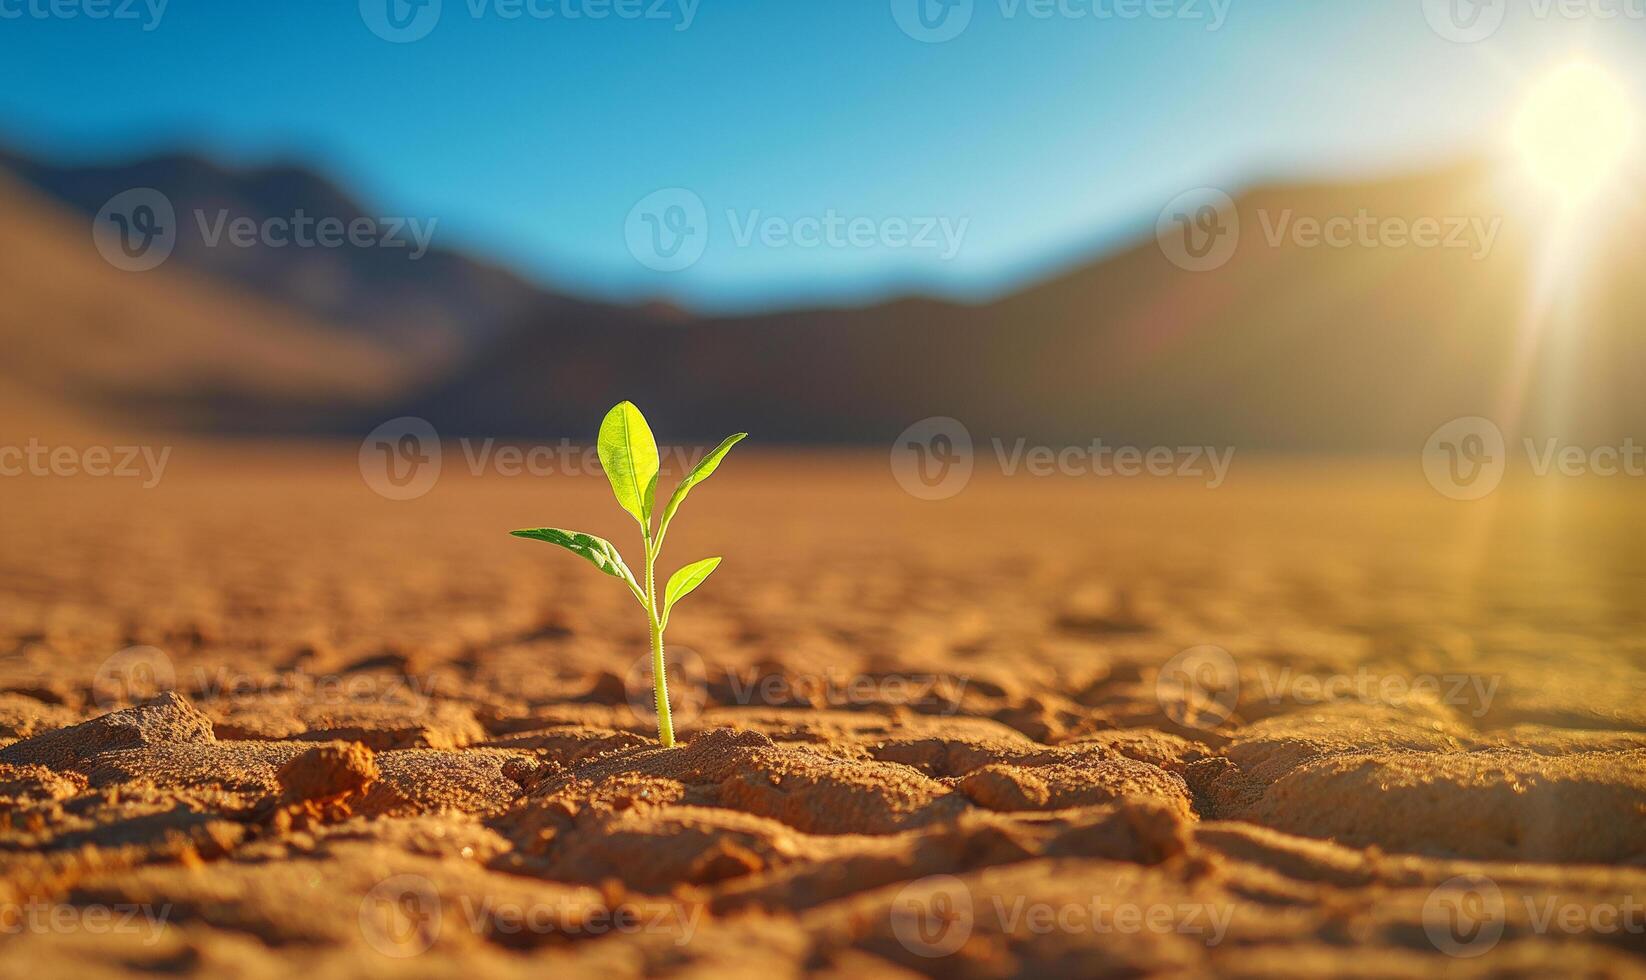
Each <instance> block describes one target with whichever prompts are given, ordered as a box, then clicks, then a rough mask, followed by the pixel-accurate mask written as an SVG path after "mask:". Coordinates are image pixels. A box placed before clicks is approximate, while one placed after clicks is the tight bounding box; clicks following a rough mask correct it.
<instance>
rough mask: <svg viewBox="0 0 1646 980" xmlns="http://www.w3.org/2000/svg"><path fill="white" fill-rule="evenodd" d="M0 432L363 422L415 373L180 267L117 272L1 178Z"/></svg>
mask: <svg viewBox="0 0 1646 980" xmlns="http://www.w3.org/2000/svg"><path fill="white" fill-rule="evenodd" d="M0 297H3V300H0V349H3V350H4V351H5V356H4V357H3V358H0V427H3V428H4V429H5V430H6V433H7V434H6V435H5V437H4V438H5V441H6V442H7V444H14V445H15V444H18V443H20V442H21V441H22V440H24V439H26V438H28V437H31V436H32V437H36V438H40V437H44V436H46V435H47V434H48V433H50V434H59V433H85V432H108V431H110V430H111V429H120V430H131V431H136V430H141V429H145V428H154V427H157V426H158V427H165V428H172V429H200V430H214V431H244V430H247V429H256V430H259V431H285V430H290V429H302V428H315V427H322V426H326V425H329V424H331V423H332V422H333V421H334V420H335V419H337V418H338V417H339V416H340V415H352V414H357V413H363V412H369V411H370V410H371V409H370V406H375V405H381V404H383V403H385V402H387V401H389V400H391V399H393V398H394V397H396V393H397V392H400V391H403V390H404V388H405V386H406V384H407V383H408V380H409V378H410V372H409V371H408V369H407V368H406V366H405V365H404V363H403V362H400V361H397V360H395V359H393V358H391V357H388V356H386V355H385V354H384V352H383V350H382V349H381V348H380V347H378V346H377V345H376V344H373V343H370V342H368V341H366V340H365V339H362V338H360V337H355V336H350V335H348V334H346V333H340V332H339V331H337V330H336V329H334V328H333V327H332V326H331V325H330V324H326V323H322V322H319V321H316V320H314V319H312V318H309V317H306V316H304V315H303V314H302V313H300V312H297V311H294V310H293V309H291V308H289V307H285V306H281V305H278V304H275V303H270V302H265V301H263V300H261V299H259V298H257V297H255V296H253V295H250V294H248V293H246V292H245V291H243V290H239V289H236V288H235V287H233V286H231V285H225V284H223V283H221V282H218V281H216V280H213V279H211V278H209V277H207V276H202V275H200V274H198V273H195V272H192V271H190V270H189V269H187V268H184V267H181V266H179V267H175V268H173V267H171V266H169V265H167V266H162V267H161V268H158V269H153V270H150V271H147V272H142V273H133V272H125V271H122V270H120V269H116V268H115V267H113V266H111V265H110V264H109V263H107V262H105V261H104V260H103V259H102V258H101V257H100V256H99V254H98V252H97V250H96V249H95V248H94V247H93V245H92V240H91V234H90V224H89V222H86V221H84V220H82V218H81V217H80V216H79V215H77V214H75V213H74V212H72V211H70V210H68V209H67V208H65V207H63V206H62V205H61V204H59V203H57V202H54V201H51V200H49V199H46V198H45V197H43V196H42V195H40V194H38V193H37V192H35V191H33V190H31V189H29V188H26V187H23V186H21V185H19V184H17V183H16V182H14V181H13V180H12V179H11V178H9V177H7V176H5V175H4V174H0Z"/></svg>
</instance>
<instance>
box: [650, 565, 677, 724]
mask: <svg viewBox="0 0 1646 980" xmlns="http://www.w3.org/2000/svg"><path fill="white" fill-rule="evenodd" d="M646 619H647V621H648V625H649V626H650V627H651V640H652V687H653V689H654V691H655V693H656V695H657V739H658V741H660V742H662V743H663V747H664V748H665V749H672V748H674V720H673V719H672V718H670V717H669V677H668V667H667V665H665V664H664V663H663V624H662V623H661V622H659V621H658V616H657V551H656V550H655V549H654V548H653V547H652V543H651V542H649V541H648V542H647V543H646Z"/></svg>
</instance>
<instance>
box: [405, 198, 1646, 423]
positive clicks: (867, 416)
mask: <svg viewBox="0 0 1646 980" xmlns="http://www.w3.org/2000/svg"><path fill="white" fill-rule="evenodd" d="M1237 210H1238V213H1239V216H1240V219H1241V224H1240V232H1239V237H1238V246H1237V247H1236V248H1235V251H1234V253H1233V255H1232V257H1231V258H1230V259H1229V261H1228V262H1227V264H1226V265H1224V266H1222V267H1221V268H1217V269H1215V270H1212V271H1204V272H1192V271H1186V270H1184V269H1182V268H1179V267H1178V266H1177V265H1174V264H1173V263H1172V262H1171V261H1169V260H1168V258H1167V256H1166V251H1165V250H1164V249H1163V248H1162V247H1161V246H1160V245H1159V243H1157V242H1156V241H1155V240H1154V238H1153V237H1151V238H1149V239H1148V240H1146V241H1143V242H1140V243H1138V244H1137V245H1135V246H1134V247H1132V248H1129V249H1125V250H1122V251H1120V252H1118V253H1115V254H1111V255H1108V256H1106V257H1103V258H1101V259H1099V260H1097V261H1094V262H1091V263H1089V264H1086V265H1083V266H1081V267H1079V268H1076V269H1073V270H1070V271H1068V272H1067V273H1065V274H1063V275H1060V276H1057V277H1055V278H1053V279H1051V280H1050V281H1047V282H1043V283H1040V284H1037V285H1034V286H1031V287H1029V288H1027V289H1023V290H1021V291H1019V292H1017V293H1014V294H1012V295H1010V296H1007V297H1005V298H1003V299H1000V300H999V301H996V302H992V303H986V304H982V305H975V306H970V305H956V304H951V303H944V302H938V301H934V300H925V299H909V300H904V301H900V302H895V303H888V304H884V305H878V306H871V307H867V308H861V309H849V310H803V311H794V312H785V313H778V314H771V315H764V316H751V317H737V318H698V319H690V320H686V321H684V322H682V321H679V320H669V321H664V320H661V319H658V318H654V317H648V316H645V315H642V314H640V313H637V312H635V311H627V310H610V309H589V310H585V311H583V313H582V314H581V315H578V316H575V317H574V316H562V315H558V311H543V312H542V313H540V314H538V315H535V316H528V317H527V318H525V319H524V320H523V321H522V322H521V324H520V325H519V326H518V328H517V329H516V330H515V331H513V332H512V333H511V334H509V335H507V336H505V337H504V338H503V339H502V340H501V341H500V342H499V343H498V344H496V345H495V346H494V347H493V348H492V349H491V350H490V351H489V352H488V353H486V354H483V355H481V356H480V357H478V358H477V359H476V360H475V361H473V362H472V363H470V364H469V365H467V366H466V367H464V368H463V369H462V370H460V371H458V372H457V373H455V374H454V375H453V376H451V377H449V378H447V379H445V380H443V381H441V382H439V383H438V384H437V385H435V386H433V387H431V388H430V389H429V390H427V391H425V392H423V393H421V394H420V395H419V396H418V397H417V398H415V399H413V400H412V401H411V402H410V403H409V404H407V405H406V406H405V410H406V411H409V412H412V413H415V414H419V415H423V416H425V417H427V418H429V419H430V420H432V421H434V422H435V424H436V425H438V426H440V427H442V428H443V429H450V430H455V431H473V432H487V433H499V434H513V435H522V436H524V435H535V434H557V435H558V434H577V433H582V432H585V431H586V430H587V429H588V427H589V425H590V422H591V420H592V419H594V418H595V417H596V416H597V413H598V412H599V411H600V410H601V409H602V408H603V407H604V406H606V405H609V404H611V403H613V402H615V401H616V400H618V399H619V398H633V399H635V400H636V401H639V402H641V403H642V404H644V405H648V406H656V407H657V409H656V411H657V414H658V415H660V416H662V417H664V418H667V419H669V420H670V422H669V428H670V430H671V431H672V432H674V433H676V434H677V435H679V436H691V437H697V438H708V437H713V436H714V435H716V434H717V433H722V432H726V431H735V430H738V429H750V430H754V431H757V432H758V433H759V434H760V436H761V437H762V438H764V439H766V440H768V441H779V442H796V443H818V442H859V443H874V444H881V445H884V444H887V443H888V442H889V441H890V440H891V439H892V438H894V437H895V436H896V435H897V433H899V432H900V431H901V430H902V429H903V428H904V427H905V426H907V425H909V424H910V423H912V422H914V421H917V420H919V419H923V418H926V417H929V416H936V415H946V416H953V417H955V418H957V419H960V420H961V421H962V422H964V423H965V424H966V425H967V426H968V427H969V428H970V429H971V431H972V433H973V435H974V437H975V438H977V439H979V440H985V439H989V438H992V437H1000V438H1003V439H1004V440H1006V441H1007V442H1008V443H1011V442H1013V441H1015V440H1016V439H1017V438H1019V437H1022V438H1025V439H1028V440H1031V441H1040V442H1046V443H1051V444H1084V443H1089V442H1090V441H1091V440H1092V439H1093V438H1097V437H1101V438H1103V439H1105V440H1106V441H1107V442H1109V443H1110V444H1114V443H1117V442H1125V443H1131V444H1142V445H1173V446H1175V445H1203V444H1215V445H1220V446H1221V445H1234V446H1239V447H1243V448H1248V449H1253V450H1272V451H1328V452H1365V451H1384V450H1389V451H1409V450H1410V449H1411V447H1412V446H1414V445H1419V446H1420V445H1422V444H1423V442H1424V441H1425V440H1426V439H1427V437H1428V435H1429V434H1430V433H1431V432H1432V431H1433V430H1434V429H1435V428H1436V427H1438V426H1439V425H1440V424H1441V423H1442V422H1445V421H1447V420H1449V419H1452V418H1454V417H1458V416H1463V415H1473V414H1479V415H1485V416H1488V417H1493V418H1497V419H1499V420H1500V421H1501V422H1502V423H1504V424H1505V425H1506V426H1507V425H1510V424H1512V422H1513V420H1512V419H1511V418H1510V416H1512V415H1514V414H1515V412H1516V411H1517V410H1519V411H1524V413H1525V417H1526V419H1527V421H1528V431H1529V432H1533V433H1536V432H1543V431H1549V432H1556V433H1559V434H1561V435H1563V436H1565V437H1567V438H1573V439H1577V438H1596V439H1600V438H1604V439H1621V438H1623V437H1624V436H1625V435H1628V434H1630V433H1633V434H1635V435H1637V436H1640V435H1641V434H1642V433H1646V401H1643V400H1642V399H1640V398H1639V397H1638V394H1637V392H1638V380H1637V379H1638V376H1639V375H1638V372H1639V371H1640V370H1641V368H1642V366H1643V365H1646V356H1643V355H1646V324H1643V321H1642V317H1641V314H1642V313H1643V312H1646V311H1643V308H1642V307H1643V304H1642V298H1643V296H1646V288H1643V285H1642V283H1641V282H1640V280H1639V278H1638V276H1637V275H1636V274H1635V273H1634V271H1633V270H1632V269H1631V268H1630V267H1629V263H1630V262H1631V261H1632V259H1631V257H1638V256H1639V255H1641V254H1646V249H1642V248H1641V244H1642V243H1641V241H1640V235H1641V232H1640V229H1641V228H1642V225H1641V223H1640V221H1639V217H1640V215H1639V214H1634V215H1632V216H1618V217H1619V220H1618V221H1617V222H1616V223H1615V225H1614V226H1613V227H1614V228H1615V229H1616V230H1617V233H1618V235H1619V236H1620V237H1618V238H1617V239H1616V240H1612V239H1610V238H1608V237H1606V236H1604V235H1601V234H1600V233H1598V232H1591V231H1587V230H1586V231H1585V235H1584V241H1583V242H1582V244H1583V245H1585V246H1586V247H1588V248H1590V250H1591V253H1592V255H1591V258H1592V259H1593V264H1592V266H1591V267H1590V271H1591V272H1592V274H1593V277H1594V279H1593V282H1592V283H1591V286H1590V288H1588V289H1586V290H1585V294H1586V295H1588V296H1590V297H1591V298H1592V304H1591V305H1590V307H1589V310H1588V312H1587V314H1585V316H1584V320H1583V322H1582V323H1578V324H1564V325H1559V326H1556V327H1554V328H1553V329H1552V330H1550V331H1548V334H1547V336H1545V337H1544V338H1543V340H1542V345H1541V350H1536V349H1535V348H1534V347H1528V346H1527V345H1528V344H1530V343H1532V341H1533V338H1532V335H1531V334H1530V333H1528V322H1529V321H1528V317H1529V310H1530V308H1531V307H1532V305H1533V303H1534V302H1535V296H1536V293H1537V282H1538V272H1537V266H1536V264H1535V262H1534V256H1535V255H1536V254H1537V253H1538V251H1539V250H1540V249H1541V248H1543V247H1544V245H1545V235H1544V232H1543V230H1542V229H1541V227H1540V225H1539V224H1538V223H1537V222H1536V220H1535V219H1533V218H1532V217H1530V215H1529V214H1524V213H1522V212H1521V211H1520V210H1519V202H1516V201H1513V200H1502V199H1499V198H1498V197H1497V196H1495V194H1494V192H1493V190H1492V182H1491V181H1490V180H1489V179H1488V173H1487V171H1486V170H1485V169H1484V168H1482V167H1460V168H1456V169H1453V170H1450V171H1446V172H1442V173H1436V174H1429V175H1423V176H1418V177H1411V178H1404V179H1394V180H1386V181H1377V182H1363V183H1344V184H1333V185H1316V186H1274V187H1265V188H1260V189H1257V190H1254V191H1252V192H1251V193H1249V194H1246V195H1244V196H1243V197H1242V198H1241V199H1240V200H1239V203H1238V205H1237ZM1363 216H1364V217H1363ZM1339 217H1343V218H1348V219H1350V220H1352V221H1354V222H1357V223H1363V222H1364V221H1365V220H1368V219H1370V220H1372V221H1373V224H1371V225H1370V226H1369V227H1370V228H1371V229H1372V230H1371V231H1370V232H1364V233H1363V232H1360V231H1356V230H1353V228H1351V229H1350V230H1349V233H1350V234H1351V235H1353V236H1354V238H1353V239H1351V240H1354V241H1358V240H1359V239H1360V238H1361V237H1362V236H1363V235H1364V236H1365V238H1366V240H1367V241H1368V242H1371V243H1372V245H1371V246H1370V247H1366V246H1361V245H1354V246H1352V247H1335V246H1333V245H1331V244H1326V243H1324V241H1321V242H1318V243H1317V242H1316V239H1317V238H1320V237H1321V231H1320V230H1318V229H1315V230H1312V231H1311V229H1312V228H1314V226H1312V225H1311V224H1310V221H1311V220H1312V221H1317V222H1324V221H1326V220H1327V219H1332V218H1339ZM1425 222H1433V226H1432V227H1431V226H1430V225H1428V224H1425ZM1300 223H1301V224H1300ZM1339 227H1340V228H1341V223H1340V225H1339ZM1403 229H1404V231H1403ZM1431 230H1435V231H1437V233H1438V235H1439V238H1438V239H1437V240H1436V247H1423V246H1419V245H1413V244H1407V243H1405V240H1404V239H1405V238H1407V237H1410V236H1411V234H1412V232H1413V231H1416V232H1418V233H1420V234H1424V235H1426V234H1428V233H1429V232H1430V231H1431ZM1336 240H1337V241H1342V239H1341V238H1338V239H1336ZM1448 243H1450V244H1448ZM1561 308H1563V307H1558V306H1557V310H1558V309H1561ZM1522 356H1529V357H1530V361H1529V363H1530V364H1531V366H1532V368H1533V369H1532V370H1530V371H1529V372H1528V371H1526V370H1525V369H1524V368H1523V366H1522V365H1521V364H1520V363H1519V362H1518V361H1517V358H1520V357H1522Z"/></svg>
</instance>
